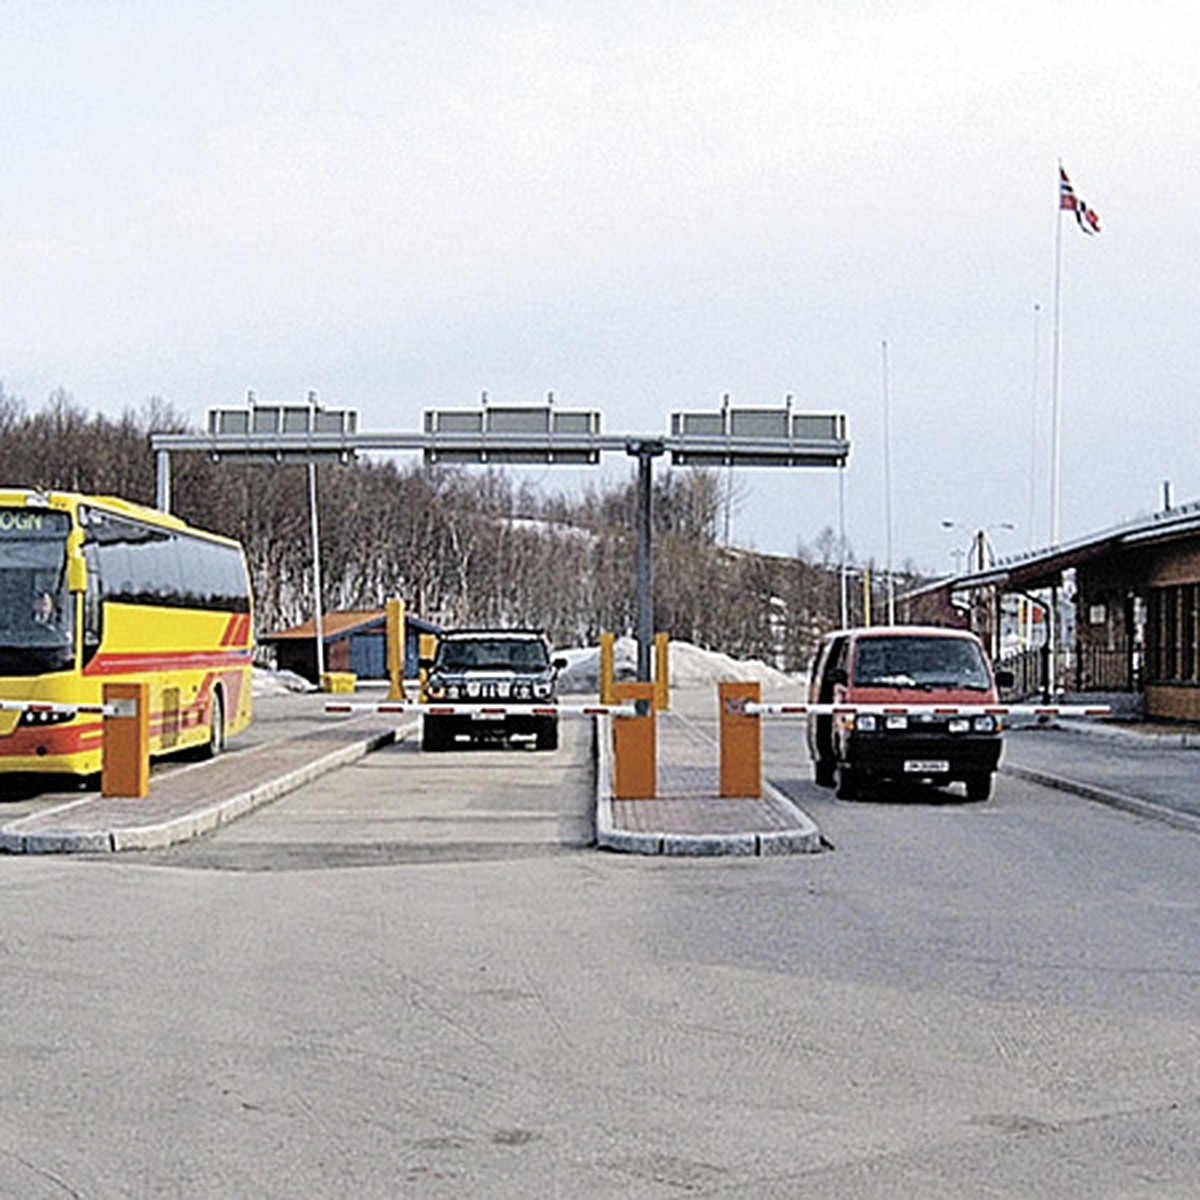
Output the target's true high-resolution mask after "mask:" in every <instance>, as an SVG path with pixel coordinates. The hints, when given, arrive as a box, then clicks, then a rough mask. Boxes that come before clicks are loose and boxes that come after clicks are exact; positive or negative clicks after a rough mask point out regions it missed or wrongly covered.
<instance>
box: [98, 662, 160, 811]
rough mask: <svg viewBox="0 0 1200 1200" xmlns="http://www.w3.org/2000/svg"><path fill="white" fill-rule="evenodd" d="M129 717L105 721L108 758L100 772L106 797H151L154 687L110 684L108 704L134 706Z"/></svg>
mask: <svg viewBox="0 0 1200 1200" xmlns="http://www.w3.org/2000/svg"><path fill="white" fill-rule="evenodd" d="M130 702H132V711H131V712H130V713H129V714H128V715H123V716H119V717H109V716H106V717H105V718H104V750H103V754H104V757H103V759H102V761H101V768H100V794H101V795H102V796H135V797H137V798H139V799H140V798H142V797H144V796H148V795H149V794H150V685H149V684H148V683H106V684H105V685H104V703H105V704H115V703H121V704H123V705H126V706H128V705H130Z"/></svg>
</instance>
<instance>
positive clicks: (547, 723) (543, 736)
mask: <svg viewBox="0 0 1200 1200" xmlns="http://www.w3.org/2000/svg"><path fill="white" fill-rule="evenodd" d="M537 748H538V749H539V750H557V749H558V722H557V721H556V720H555V719H554V718H553V717H547V718H546V720H544V721H543V722H542V723H541V725H539V726H538V731H537Z"/></svg>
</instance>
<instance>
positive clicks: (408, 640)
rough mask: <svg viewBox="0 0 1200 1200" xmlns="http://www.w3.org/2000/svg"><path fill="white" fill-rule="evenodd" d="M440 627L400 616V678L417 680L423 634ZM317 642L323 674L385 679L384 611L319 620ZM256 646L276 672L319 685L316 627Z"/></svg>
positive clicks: (284, 632)
mask: <svg viewBox="0 0 1200 1200" xmlns="http://www.w3.org/2000/svg"><path fill="white" fill-rule="evenodd" d="M440 632H441V627H440V626H438V625H433V624H431V623H430V622H429V621H423V620H422V619H421V618H420V617H414V616H411V615H410V614H409V613H407V612H406V613H405V614H404V677H405V678H406V679H415V678H416V675H417V666H418V658H419V657H420V637H421V634H423V633H433V634H436V633H440ZM321 634H322V638H321V642H322V647H323V656H324V660H325V670H326V671H349V672H351V673H353V674H354V675H356V676H357V677H358V678H359V679H386V678H387V676H388V672H387V611H386V610H385V609H382V608H372V609H365V610H358V611H350V612H330V613H324V614H322V616H321ZM258 641H259V644H260V645H263V646H269V647H270V648H271V650H272V652H273V653H274V656H275V661H276V663H277V665H278V666H279V668H280V670H285V671H295V673H296V674H297V675H302V676H304V678H305V679H308V680H311V681H312V682H313V683H318V682H319V680H318V678H317V639H316V622H315V621H314V620H308V621H304V622H303V623H302V624H300V625H294V626H292V628H291V629H280V630H278V631H276V632H275V633H265V634H263V635H262V636H261V637H260V638H259V639H258Z"/></svg>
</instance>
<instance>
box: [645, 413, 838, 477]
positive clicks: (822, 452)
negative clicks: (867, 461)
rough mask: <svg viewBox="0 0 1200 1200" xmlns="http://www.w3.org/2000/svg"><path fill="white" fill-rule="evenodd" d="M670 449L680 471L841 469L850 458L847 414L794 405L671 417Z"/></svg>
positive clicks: (683, 414) (668, 445) (674, 414)
mask: <svg viewBox="0 0 1200 1200" xmlns="http://www.w3.org/2000/svg"><path fill="white" fill-rule="evenodd" d="M667 448H668V449H669V450H670V452H671V461H672V463H674V464H676V465H679V466H726V467H729V466H745V467H822V466H840V465H841V464H842V463H844V462H845V461H846V458H847V457H848V455H849V453H850V443H849V442H848V441H847V440H846V418H845V415H844V414H842V413H810V412H796V411H793V409H792V408H791V406H790V405H785V406H783V407H778V408H729V407H725V408H720V409H717V410H715V411H708V412H705V411H699V412H676V413H672V414H671V436H670V438H669V439H668V441H667Z"/></svg>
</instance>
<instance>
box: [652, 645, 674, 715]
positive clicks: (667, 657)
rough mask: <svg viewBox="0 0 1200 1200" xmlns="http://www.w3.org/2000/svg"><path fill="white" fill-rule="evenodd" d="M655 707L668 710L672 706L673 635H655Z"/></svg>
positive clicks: (659, 709) (660, 710) (662, 710)
mask: <svg viewBox="0 0 1200 1200" xmlns="http://www.w3.org/2000/svg"><path fill="white" fill-rule="evenodd" d="M654 707H655V708H656V709H657V710H658V711H659V712H666V711H667V710H668V709H669V708H670V707H671V635H670V634H669V633H656V634H655V635H654Z"/></svg>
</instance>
